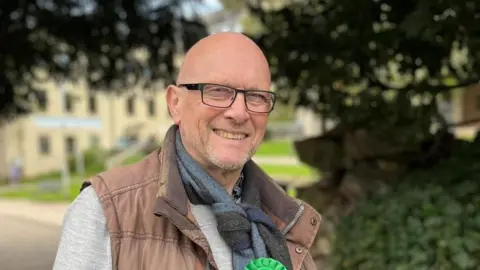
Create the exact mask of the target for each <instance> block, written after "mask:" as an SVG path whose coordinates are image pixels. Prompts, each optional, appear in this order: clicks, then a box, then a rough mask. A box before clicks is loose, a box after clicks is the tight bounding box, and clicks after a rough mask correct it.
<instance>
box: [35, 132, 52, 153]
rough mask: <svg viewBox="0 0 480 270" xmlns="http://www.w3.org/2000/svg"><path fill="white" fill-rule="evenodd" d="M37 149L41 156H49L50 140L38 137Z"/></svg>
mask: <svg viewBox="0 0 480 270" xmlns="http://www.w3.org/2000/svg"><path fill="white" fill-rule="evenodd" d="M38 148H39V152H40V154H41V155H48V154H50V138H49V137H48V136H40V138H39V139H38Z"/></svg>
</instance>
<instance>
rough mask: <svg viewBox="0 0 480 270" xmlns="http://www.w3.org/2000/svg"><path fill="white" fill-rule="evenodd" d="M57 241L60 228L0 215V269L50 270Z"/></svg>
mask: <svg viewBox="0 0 480 270" xmlns="http://www.w3.org/2000/svg"><path fill="white" fill-rule="evenodd" d="M38 214H39V215H41V213H38ZM59 237H60V226H56V225H53V224H48V223H42V222H38V221H32V220H31V219H26V218H23V217H18V216H17V217H16V216H11V215H2V214H0V269H2V270H33V269H35V270H51V269H52V266H53V262H54V259H55V253H56V251H57V244H58V241H59Z"/></svg>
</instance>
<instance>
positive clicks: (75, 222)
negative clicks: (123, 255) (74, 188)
mask: <svg viewBox="0 0 480 270" xmlns="http://www.w3.org/2000/svg"><path fill="white" fill-rule="evenodd" d="M65 269H69V270H87V269H88V270H90V269H97V270H111V269H112V250H111V246H110V236H109V233H108V229H107V220H106V218H105V215H104V212H103V208H102V205H101V202H100V200H99V198H98V196H97V194H96V193H95V190H94V189H93V188H92V187H87V188H85V189H84V190H83V191H82V192H81V193H80V194H79V195H78V197H77V198H76V199H75V200H74V201H73V203H72V204H71V205H70V206H69V208H68V210H67V212H66V214H65V218H64V221H63V230H62V235H61V238H60V243H59V246H58V251H57V256H56V258H55V263H54V266H53V270H65Z"/></svg>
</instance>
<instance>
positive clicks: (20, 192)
mask: <svg viewBox="0 0 480 270" xmlns="http://www.w3.org/2000/svg"><path fill="white" fill-rule="evenodd" d="M292 155H293V147H292V143H291V141H287V140H284V141H269V142H265V143H263V144H262V145H261V146H260V148H259V149H258V151H257V154H256V156H270V157H274V156H277V157H278V156H281V157H283V156H292ZM143 158H144V156H143V155H133V156H130V157H128V158H127V159H126V160H124V162H122V164H124V165H127V164H131V163H135V162H138V161H140V160H142V159H143ZM260 167H261V168H262V169H263V170H265V172H266V173H267V174H268V175H270V176H271V177H272V178H274V179H278V180H282V181H287V182H291V181H294V182H297V181H302V182H303V181H306V180H309V179H312V178H314V177H315V176H316V175H318V174H317V173H316V172H315V171H314V170H313V169H311V168H310V167H308V166H306V165H272V164H263V165H262V164H260ZM97 170H98V169H97ZM96 173H98V172H97V171H92V170H87V175H93V174H96ZM52 178H53V179H60V176H59V174H51V175H48V177H46V175H43V176H41V177H36V178H35V180H33V179H32V180H31V181H28V182H29V183H31V184H28V185H25V186H22V187H20V188H18V189H12V190H7V191H3V192H1V191H0V197H2V198H12V199H15V198H19V199H20V198H21V199H29V200H34V201H46V202H56V201H72V200H74V199H75V197H76V196H77V195H78V193H79V191H80V186H81V182H82V180H83V179H80V178H79V177H75V176H73V177H72V185H71V187H70V190H68V192H66V194H65V193H64V192H62V190H61V189H59V188H60V186H59V183H58V185H57V187H56V188H55V187H45V184H44V183H45V182H42V181H40V180H42V179H43V180H45V179H52ZM84 178H85V177H84ZM53 185H55V183H54V184H53ZM289 193H290V192H289ZM290 194H291V193H290ZM291 195H292V194H291Z"/></svg>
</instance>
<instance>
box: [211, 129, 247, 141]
mask: <svg viewBox="0 0 480 270" xmlns="http://www.w3.org/2000/svg"><path fill="white" fill-rule="evenodd" d="M213 131H214V132H215V133H216V134H217V135H218V136H220V137H222V138H225V139H229V140H243V139H245V138H246V137H248V135H247V134H246V133H237V132H228V131H225V130H221V129H214V130H213Z"/></svg>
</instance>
